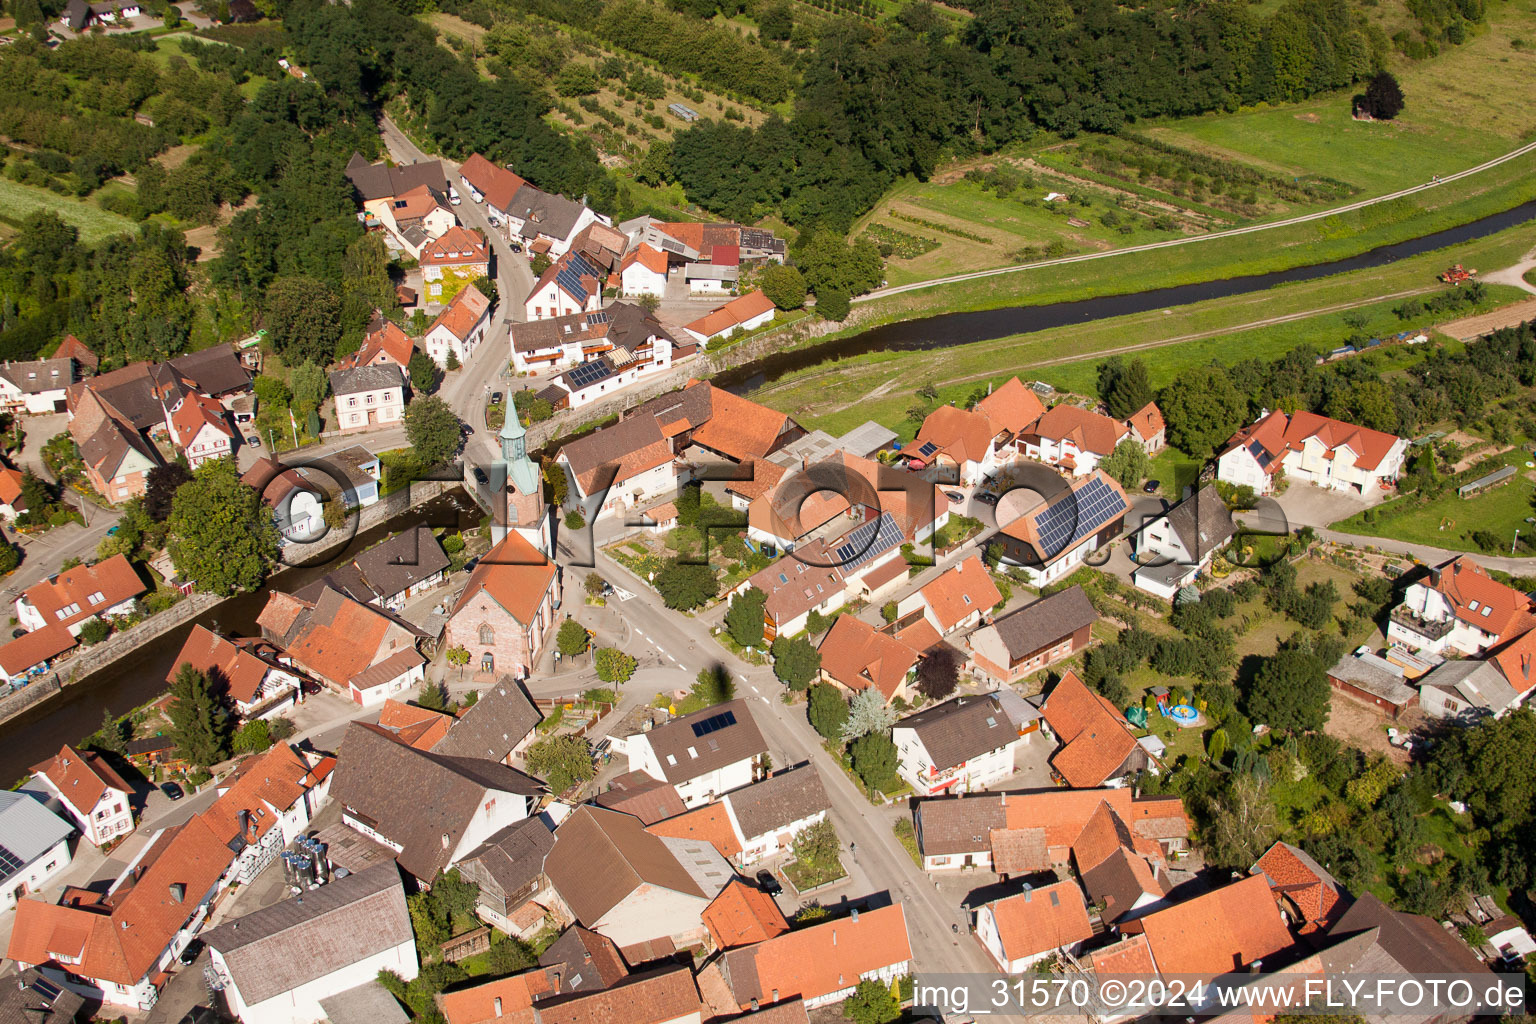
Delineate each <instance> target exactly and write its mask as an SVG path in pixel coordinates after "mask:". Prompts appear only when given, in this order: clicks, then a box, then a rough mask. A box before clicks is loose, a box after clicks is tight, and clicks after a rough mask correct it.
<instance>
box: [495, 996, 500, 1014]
mask: <svg viewBox="0 0 1536 1024" xmlns="http://www.w3.org/2000/svg"><path fill="white" fill-rule="evenodd" d="M494 1005H495V1009H496V1016H498V1017H500V1016H501V996H497V997H496V999H495V1003H494Z"/></svg>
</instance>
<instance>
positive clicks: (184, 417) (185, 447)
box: [165, 393, 235, 469]
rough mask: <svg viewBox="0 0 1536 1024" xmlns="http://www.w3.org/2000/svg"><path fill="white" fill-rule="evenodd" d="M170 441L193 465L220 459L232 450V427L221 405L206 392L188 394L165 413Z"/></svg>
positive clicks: (193, 467)
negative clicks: (202, 393)
mask: <svg viewBox="0 0 1536 1024" xmlns="http://www.w3.org/2000/svg"><path fill="white" fill-rule="evenodd" d="M165 425H166V429H167V430H169V431H170V435H171V443H172V444H174V445H175V446H176V450H177V451H178V452H180V453H181V454H182V455H183V456H185V457H186V460H187V465H188V466H190V467H191V468H192V469H196V468H197V467H198V466H201V465H202V464H203V463H205V462H207V461H208V460H210V459H222V458H225V457H227V456H228V455H230V453H232V452H233V451H234V450H235V428H234V427H232V426H230V424H229V414H228V412H227V411H226V410H225V409H224V407H223V406H222V405H220V404H219V403H218V402H215V401H214V400H213V399H211V398H209V397H207V396H206V395H199V394H196V393H194V394H190V395H188V396H186V398H184V399H182V401H181V404H180V405H179V406H177V407H176V408H175V409H174V410H170V411H168V412H167V413H166V420H165Z"/></svg>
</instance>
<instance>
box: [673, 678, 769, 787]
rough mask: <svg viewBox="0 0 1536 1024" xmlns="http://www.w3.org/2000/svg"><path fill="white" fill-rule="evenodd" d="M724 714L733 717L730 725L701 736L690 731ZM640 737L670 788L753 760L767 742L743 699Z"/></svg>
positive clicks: (676, 720) (701, 712)
mask: <svg viewBox="0 0 1536 1024" xmlns="http://www.w3.org/2000/svg"><path fill="white" fill-rule="evenodd" d="M727 712H729V713H730V714H732V715H734V716H735V719H736V721H735V723H734V724H730V725H723V726H721V727H719V728H716V729H714V730H713V731H711V732H709V733H708V734H706V735H703V736H700V735H698V734H696V733H695V732H694V730H693V727H694V725H695V724H697V723H699V722H707V721H709V720H710V719H712V718H714V717H716V716H717V715H722V714H725V713H727ZM642 735H643V736H644V737H645V738H646V740H647V741H648V742H649V743H650V746H651V749H652V750H653V751H655V753H656V760H657V762H658V763H659V764H660V765H661V771H662V774H663V775H665V776H666V777H667V781H668V782H670V783H672V784H673V785H676V784H677V783H679V782H687V781H688V780H689V779H696V778H698V777H699V776H700V775H703V774H705V773H707V772H712V771H715V770H716V769H718V768H724V767H725V766H726V765H730V764H735V763H736V762H737V761H743V760H746V759H748V758H753V757H757V756H758V755H760V754H764V753H766V752H767V750H768V743H767V741H766V740H764V739H763V734H762V732H761V731H759V730H758V727H757V720H756V719H755V718H754V717H753V716H752V709H751V707H750V705H749V704H748V703H747V701H746V700H745V699H738V700H733V701H727V702H726V703H724V704H716V705H715V706H713V707H708V708H705V709H704V710H703V711H696V712H694V713H693V714H691V715H684V716H682V717H681V718H678V719H675V720H673V721H671V722H668V723H667V724H666V725H663V726H661V727H660V728H657V729H652V730H651V731H650V732H648V733H643V734H642ZM690 751H691V752H690Z"/></svg>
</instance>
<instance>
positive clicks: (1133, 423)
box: [1128, 402, 1166, 441]
mask: <svg viewBox="0 0 1536 1024" xmlns="http://www.w3.org/2000/svg"><path fill="white" fill-rule="evenodd" d="M1128 426H1129V427H1130V428H1131V430H1132V432H1134V433H1135V434H1136V436H1137V437H1139V438H1140V439H1141V440H1142V441H1150V440H1151V439H1152V438H1154V437H1156V436H1157V435H1158V433H1159V432H1161V431H1162V430H1163V429H1164V427H1165V426H1166V424H1164V423H1163V410H1161V409H1159V408H1158V407H1157V403H1156V402H1148V403H1147V404H1146V405H1144V406H1142V407H1141V408H1140V409H1138V410H1136V411H1135V412H1133V413H1131V418H1130V421H1129V423H1128Z"/></svg>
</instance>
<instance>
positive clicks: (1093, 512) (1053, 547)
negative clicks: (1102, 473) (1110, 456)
mask: <svg viewBox="0 0 1536 1024" xmlns="http://www.w3.org/2000/svg"><path fill="white" fill-rule="evenodd" d="M1124 511H1125V499H1124V498H1123V497H1121V495H1120V493H1119V492H1118V491H1116V490H1115V489H1114V488H1112V487H1110V486H1109V485H1108V484H1107V483H1105V482H1104V481H1103V480H1099V479H1093V480H1090V481H1089V482H1088V484H1087V485H1086V486H1085V487H1083V488H1082V489H1081V490H1079V491H1077V492H1075V500H1074V497H1073V496H1064V497H1063V499H1062V500H1060V501H1058V502H1056V503H1055V504H1054V505H1051V506H1049V507H1047V508H1046V509H1045V510H1044V511H1042V512H1041V513H1040V514H1039V515H1038V516H1036V517H1035V527H1036V529H1037V530H1038V531H1039V534H1040V554H1041V555H1042V556H1044V557H1046V558H1050V557H1052V556H1054V555H1057V554H1059V553H1061V552H1062V551H1065V550H1066V549H1067V547H1068V546H1070V545H1072V544H1074V543H1076V542H1077V541H1079V540H1081V539H1082V538H1084V537H1086V536H1088V535H1089V534H1090V533H1093V532H1094V531H1095V530H1097V529H1098V528H1099V527H1100V526H1102V525H1104V523H1106V522H1108V521H1109V520H1110V519H1112V518H1114V516H1115V515H1117V514H1119V513H1121V512H1124Z"/></svg>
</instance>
